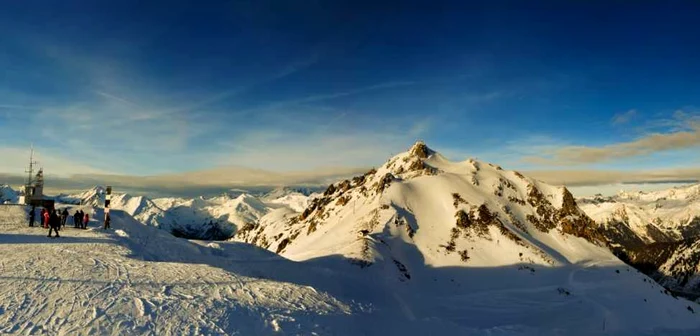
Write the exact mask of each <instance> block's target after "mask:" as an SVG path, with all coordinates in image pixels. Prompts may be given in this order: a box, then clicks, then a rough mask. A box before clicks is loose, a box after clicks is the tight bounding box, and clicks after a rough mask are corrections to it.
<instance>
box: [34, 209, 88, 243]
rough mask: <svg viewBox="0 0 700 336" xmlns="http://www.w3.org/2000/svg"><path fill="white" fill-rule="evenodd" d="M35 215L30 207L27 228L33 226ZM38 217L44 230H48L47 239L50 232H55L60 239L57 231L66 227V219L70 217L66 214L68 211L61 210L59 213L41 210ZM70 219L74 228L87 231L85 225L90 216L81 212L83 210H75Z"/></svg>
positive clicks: (55, 210)
mask: <svg viewBox="0 0 700 336" xmlns="http://www.w3.org/2000/svg"><path fill="white" fill-rule="evenodd" d="M35 215H36V208H35V207H32V210H31V212H29V226H34V222H35ZM40 216H41V217H40V221H41V224H42V226H43V227H44V229H49V235H48V237H51V232H52V231H55V232H56V237H60V236H59V235H58V231H59V230H60V229H61V228H62V227H65V226H66V222H67V221H68V217H69V216H70V215H69V213H68V209H63V211H61V212H60V213H59V211H58V209H46V208H42V209H41V215H40ZM72 217H73V227H74V228H79V229H87V224H88V222H89V221H90V215H88V214H87V213H85V212H83V210H77V211H76V212H75V213H74V214H73V216H72Z"/></svg>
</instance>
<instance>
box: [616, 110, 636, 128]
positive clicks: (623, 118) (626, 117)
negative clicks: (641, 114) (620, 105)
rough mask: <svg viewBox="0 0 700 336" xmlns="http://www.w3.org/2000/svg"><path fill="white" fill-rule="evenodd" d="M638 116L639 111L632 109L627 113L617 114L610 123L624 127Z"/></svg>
mask: <svg viewBox="0 0 700 336" xmlns="http://www.w3.org/2000/svg"><path fill="white" fill-rule="evenodd" d="M636 116H637V110H635V109H631V110H628V111H626V112H622V113H617V114H615V115H614V116H613V118H612V120H611V121H610V122H611V123H612V124H613V125H622V124H626V123H628V122H630V121H631V120H632V119H634V117H636Z"/></svg>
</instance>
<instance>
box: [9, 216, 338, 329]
mask: <svg viewBox="0 0 700 336" xmlns="http://www.w3.org/2000/svg"><path fill="white" fill-rule="evenodd" d="M45 233H46V231H44V230H43V229H39V228H26V229H19V230H15V231H13V232H2V233H0V242H2V243H0V255H1V256H2V266H1V269H0V271H1V275H0V334H4V333H8V334H24V335H29V334H32V335H34V334H36V335H40V334H47V335H76V334H100V335H105V334H113V335H116V334H120V335H124V334H129V335H153V334H158V335H188V334H192V335H199V334H219V335H221V334H229V335H230V334H242V335H247V334H269V333H273V332H283V331H285V329H286V328H288V327H289V326H290V325H291V326H294V329H293V330H295V329H297V328H301V330H304V333H306V332H310V331H313V330H315V329H316V326H318V325H319V323H318V322H315V316H316V315H317V316H323V315H346V314H347V312H348V311H349V308H348V306H346V305H344V304H343V303H341V302H340V301H338V300H335V299H333V298H332V297H329V296H328V295H327V294H324V293H318V292H317V291H315V290H314V289H313V288H309V287H307V286H301V285H295V284H290V283H283V282H276V281H271V280H265V279H256V278H249V277H244V276H240V275H236V274H233V273H230V272H227V271H225V270H222V269H219V268H216V267H211V266H209V265H204V264H182V263H176V262H147V261H142V260H138V259H137V258H132V256H131V255H130V254H131V253H132V252H133V251H130V250H129V249H128V248H125V247H124V246H122V245H120V244H118V241H117V239H118V237H116V235H114V234H112V233H104V232H101V231H99V230H88V231H82V230H76V229H72V228H67V229H64V230H63V231H61V235H62V237H61V238H52V239H50V238H45ZM3 236H4V237H3ZM42 236H43V237H42ZM42 238H43V239H45V241H43V242H41V243H36V242H37V241H40V240H41V239H42ZM188 244H189V243H188Z"/></svg>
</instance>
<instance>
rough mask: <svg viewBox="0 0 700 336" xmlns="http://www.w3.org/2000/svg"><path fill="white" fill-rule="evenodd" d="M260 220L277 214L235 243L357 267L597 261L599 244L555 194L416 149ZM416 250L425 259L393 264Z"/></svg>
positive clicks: (561, 191) (493, 169)
mask: <svg viewBox="0 0 700 336" xmlns="http://www.w3.org/2000/svg"><path fill="white" fill-rule="evenodd" d="M270 216H273V217H274V216H277V217H276V218H274V219H273V218H263V219H262V220H261V222H260V223H261V226H260V227H256V228H250V230H247V231H244V232H241V235H239V237H238V238H239V239H241V240H244V241H247V242H252V243H256V244H258V245H261V246H263V247H265V248H268V249H270V250H272V251H275V252H278V253H282V254H283V255H285V256H287V257H289V258H292V259H299V260H304V259H309V258H313V257H320V256H327V255H337V254H339V255H343V256H345V257H346V258H348V259H350V260H356V261H357V263H358V264H360V265H372V264H374V263H376V262H379V261H381V260H384V261H387V260H389V261H391V260H392V259H393V260H394V261H396V262H398V263H401V264H403V265H404V266H406V265H413V266H416V267H419V266H417V265H424V264H426V263H427V264H429V265H434V266H457V265H466V266H472V265H473V266H498V265H509V264H511V265H512V264H516V263H520V262H524V261H527V262H533V263H536V264H543V265H552V264H566V263H571V262H576V261H578V260H583V259H586V258H588V259H591V258H596V257H600V256H601V254H600V253H603V254H605V252H601V250H600V249H599V248H598V247H597V246H595V245H596V244H599V245H600V244H603V243H602V241H603V239H602V237H600V236H599V235H597V234H596V230H595V229H596V226H595V223H594V222H593V221H592V220H590V218H588V217H587V216H586V215H585V214H584V213H583V212H582V211H581V210H580V209H579V208H578V206H577V205H576V201H575V200H574V198H573V196H572V195H571V193H570V192H569V191H568V190H566V189H565V188H560V187H553V186H550V185H547V184H544V183H541V182H539V181H536V180H533V179H530V178H527V177H525V176H523V175H522V174H520V173H518V172H514V171H506V170H503V169H502V168H501V167H499V166H497V165H493V164H489V163H483V162H479V161H477V160H473V159H472V160H467V161H464V162H451V161H449V160H448V159H446V158H445V157H444V156H442V155H440V153H438V152H436V151H433V150H431V149H430V148H428V147H427V146H426V145H425V144H424V143H422V142H419V143H416V144H415V145H414V146H412V147H411V148H410V149H409V150H408V151H407V152H404V153H400V154H398V155H396V156H394V157H392V158H391V159H389V160H388V161H387V162H386V163H385V164H383V165H382V166H380V167H379V168H377V169H373V170H371V171H369V172H367V173H365V174H364V175H361V176H356V177H354V178H352V179H349V180H344V181H340V182H338V183H334V184H332V185H330V186H329V187H328V188H327V189H326V190H325V192H324V193H323V195H321V196H319V197H318V198H316V199H314V200H313V201H311V203H310V204H309V206H308V207H307V208H306V209H305V210H304V211H303V212H302V213H301V214H300V215H298V216H297V215H295V214H290V213H283V212H273V213H270ZM577 237H582V238H584V239H579V238H577ZM586 240H587V241H586ZM591 242H593V244H591ZM399 251H404V252H399ZM408 251H413V252H408ZM416 251H418V252H419V253H420V254H421V255H422V258H423V259H425V260H423V261H420V262H418V261H416V260H404V258H403V257H401V254H402V253H409V254H415V253H416ZM503 251H510V252H507V253H504V252H503ZM605 255H606V257H611V255H610V254H609V253H607V254H605ZM406 267H408V266H406Z"/></svg>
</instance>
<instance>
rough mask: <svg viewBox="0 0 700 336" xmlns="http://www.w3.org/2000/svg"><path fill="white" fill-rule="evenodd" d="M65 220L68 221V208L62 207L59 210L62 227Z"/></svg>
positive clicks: (64, 225) (64, 224)
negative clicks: (61, 209) (60, 210)
mask: <svg viewBox="0 0 700 336" xmlns="http://www.w3.org/2000/svg"><path fill="white" fill-rule="evenodd" d="M67 221H68V209H66V208H63V211H62V212H61V227H62V228H65V227H66V222H67Z"/></svg>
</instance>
